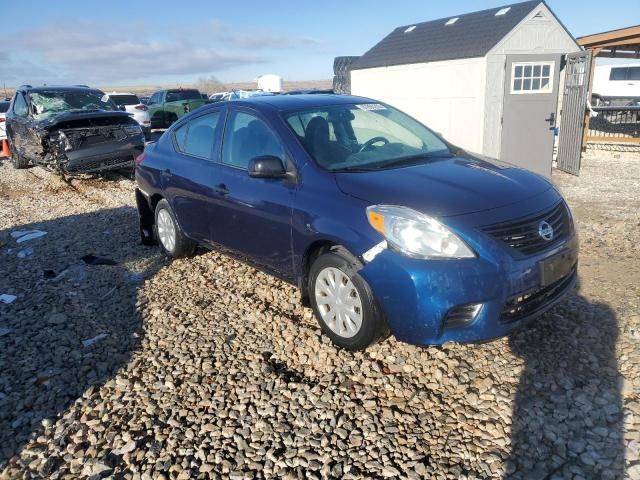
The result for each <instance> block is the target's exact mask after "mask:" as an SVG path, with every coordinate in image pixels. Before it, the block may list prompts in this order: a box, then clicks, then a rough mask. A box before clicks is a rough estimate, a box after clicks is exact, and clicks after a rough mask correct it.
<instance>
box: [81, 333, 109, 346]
mask: <svg viewBox="0 0 640 480" xmlns="http://www.w3.org/2000/svg"><path fill="white" fill-rule="evenodd" d="M107 337H108V335H107V334H106V333H101V334H100V335H96V336H95V337H93V338H88V339H86V340H83V341H82V345H84V346H85V347H90V346H91V345H93V344H94V343H97V342H99V341H100V340H102V339H104V338H107Z"/></svg>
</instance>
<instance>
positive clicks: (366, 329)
mask: <svg viewBox="0 0 640 480" xmlns="http://www.w3.org/2000/svg"><path fill="white" fill-rule="evenodd" d="M356 265H357V264H356V263H355V262H354V260H353V259H351V258H349V256H348V254H344V253H343V252H340V251H331V252H328V253H325V254H322V255H320V256H319V257H318V258H317V259H316V261H315V262H314V263H313V265H312V266H311V271H310V272H309V297H310V301H311V306H312V308H313V311H314V313H315V315H316V318H317V319H318V323H319V324H320V327H321V328H322V331H323V332H324V333H325V334H326V335H327V336H329V338H331V341H332V342H333V343H334V344H335V345H337V346H339V347H342V348H345V349H348V350H363V349H365V348H366V347H368V346H369V345H371V344H372V343H374V342H376V341H377V340H378V339H380V338H382V337H383V336H384V335H385V333H386V331H387V326H386V323H385V321H384V318H383V315H382V312H381V311H380V309H379V307H378V304H377V302H376V300H375V297H374V296H373V292H372V291H371V288H370V287H369V285H368V284H367V282H366V281H365V280H364V278H362V277H361V276H360V274H359V273H358V272H357V267H356Z"/></svg>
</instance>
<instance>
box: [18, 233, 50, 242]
mask: <svg viewBox="0 0 640 480" xmlns="http://www.w3.org/2000/svg"><path fill="white" fill-rule="evenodd" d="M46 234H47V232H45V231H43V230H16V231H15V232H11V237H12V238H15V239H16V243H22V242H27V241H29V240H35V239H36V238H40V237H44V236H45V235H46Z"/></svg>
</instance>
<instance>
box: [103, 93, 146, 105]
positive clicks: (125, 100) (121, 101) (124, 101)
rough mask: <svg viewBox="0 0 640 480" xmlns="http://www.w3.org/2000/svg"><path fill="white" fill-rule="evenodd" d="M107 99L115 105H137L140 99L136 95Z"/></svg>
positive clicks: (112, 96)
mask: <svg viewBox="0 0 640 480" xmlns="http://www.w3.org/2000/svg"><path fill="white" fill-rule="evenodd" d="M109 98H110V99H111V100H112V101H113V103H115V104H116V105H139V104H140V99H139V98H138V96H137V95H109Z"/></svg>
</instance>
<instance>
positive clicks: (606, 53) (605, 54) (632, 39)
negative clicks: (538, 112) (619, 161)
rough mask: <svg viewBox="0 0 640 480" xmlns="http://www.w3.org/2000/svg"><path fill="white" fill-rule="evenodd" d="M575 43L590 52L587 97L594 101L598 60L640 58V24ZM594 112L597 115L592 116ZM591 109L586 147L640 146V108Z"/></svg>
mask: <svg viewBox="0 0 640 480" xmlns="http://www.w3.org/2000/svg"><path fill="white" fill-rule="evenodd" d="M576 41H577V42H578V45H580V46H581V47H583V48H584V49H585V50H586V51H588V52H590V53H591V69H590V75H589V89H588V97H587V98H591V93H592V87H593V74H594V71H595V62H596V58H598V57H599V58H638V59H640V25H636V26H633V27H627V28H621V29H618V30H611V31H608V32H602V33H595V34H592V35H586V36H584V37H580V38H578V39H577V40H576ZM591 110H593V111H594V112H595V113H596V116H594V117H592V113H591ZM591 110H590V109H588V110H587V113H586V119H585V123H584V129H583V136H582V146H583V147H584V146H585V145H586V144H587V142H593V143H624V144H635V145H640V107H638V106H618V107H594V108H593V109H591Z"/></svg>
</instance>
